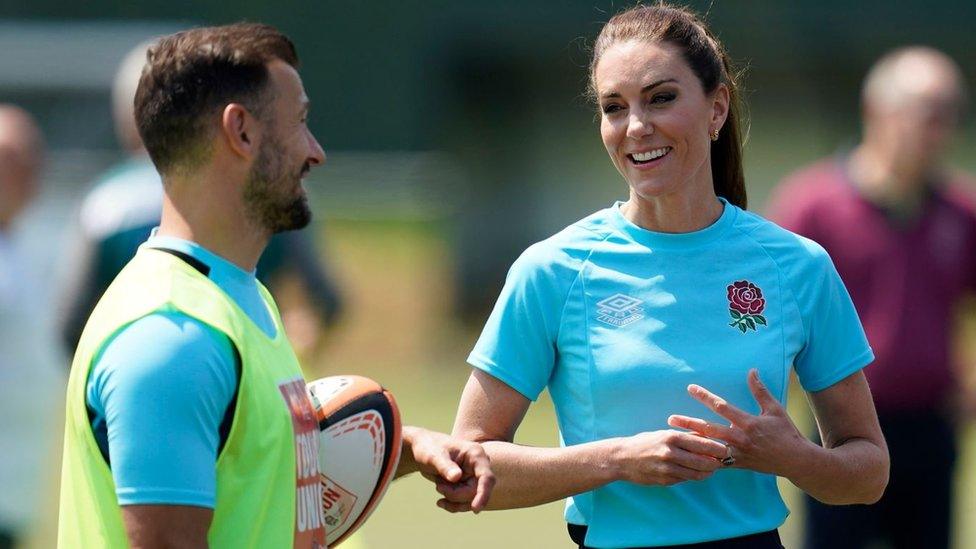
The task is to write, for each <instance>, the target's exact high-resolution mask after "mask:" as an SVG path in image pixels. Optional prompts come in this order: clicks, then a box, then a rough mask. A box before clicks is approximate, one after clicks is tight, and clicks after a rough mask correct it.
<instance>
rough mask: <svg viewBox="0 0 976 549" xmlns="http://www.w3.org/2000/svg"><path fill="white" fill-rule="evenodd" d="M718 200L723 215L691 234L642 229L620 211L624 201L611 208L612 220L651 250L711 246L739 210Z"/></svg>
mask: <svg viewBox="0 0 976 549" xmlns="http://www.w3.org/2000/svg"><path fill="white" fill-rule="evenodd" d="M718 200H719V201H720V202H721V203H722V215H720V216H719V217H718V219H716V220H715V222H714V223H712V224H711V225H709V226H707V227H705V228H703V229H699V230H697V231H692V232H689V233H662V232H657V231H650V230H648V229H645V228H643V227H640V226H638V225H636V224H634V223H633V222H631V221H630V220H629V219H627V218H626V217H625V216H624V214H623V212H622V211H621V210H620V207H621V206H622V205H623V204H624V202H623V201H617V202H615V203H614V204H613V206H611V207H610V218H611V221H612V222H613V224H614V225H615V226H616V227H617V229H619V230H620V231H622V232H623V233H624V234H625V235H627V236H628V237H629V238H631V239H633V240H634V241H636V242H639V243H641V244H643V245H645V246H647V247H649V248H659V249H680V248H692V247H698V246H703V245H705V244H709V243H711V242H714V241H715V240H717V239H719V238H721V236H722V235H723V234H725V232H726V231H727V230H728V229H729V227H731V226H732V224H733V223H734V222H735V218H736V215H737V213H738V208H737V207H735V206H733V205H732V204H729V202H728V200H726V199H724V198H722V197H718Z"/></svg>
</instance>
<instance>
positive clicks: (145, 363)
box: [87, 236, 277, 508]
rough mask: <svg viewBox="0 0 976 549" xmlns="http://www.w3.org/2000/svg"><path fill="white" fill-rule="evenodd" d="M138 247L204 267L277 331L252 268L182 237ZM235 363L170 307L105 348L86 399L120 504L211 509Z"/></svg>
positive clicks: (206, 329)
mask: <svg viewBox="0 0 976 549" xmlns="http://www.w3.org/2000/svg"><path fill="white" fill-rule="evenodd" d="M143 246H147V247H152V248H164V249H167V250H175V251H177V252H180V253H182V254H186V255H187V256H189V257H191V258H193V259H195V260H197V261H199V262H200V263H202V264H203V265H205V266H206V268H207V269H209V273H208V276H209V278H210V279H211V280H212V281H213V282H214V283H215V284H217V286H219V287H220V288H221V289H222V290H224V292H226V293H227V294H228V295H229V296H230V297H231V298H232V299H233V300H234V301H235V302H236V303H237V304H238V306H239V307H240V308H241V310H242V311H244V313H245V314H247V316H248V317H249V318H251V320H252V321H254V322H255V324H256V325H257V326H258V327H259V328H261V330H263V331H264V332H265V333H266V334H268V336H269V337H274V336H275V334H276V332H277V329H276V327H275V323H274V320H273V318H272V316H271V312H270V311H269V310H268V307H267V305H266V304H265V302H264V300H263V299H262V298H261V294H260V292H259V290H258V283H257V279H255V277H254V273H253V272H247V271H244V270H243V269H241V268H239V267H237V266H236V265H234V264H233V263H231V262H229V261H227V260H226V259H223V258H222V257H220V256H218V255H216V254H214V253H212V252H210V251H208V250H206V249H205V248H203V247H201V246H199V245H197V244H195V243H193V242H189V241H186V240H181V239H177V238H172V237H160V236H152V237H150V238H149V240H148V241H146V243H145V244H143ZM238 368H239V365H238V358H237V354H236V350H235V349H234V346H233V344H232V343H231V341H230V339H228V338H227V336H226V335H224V334H223V333H221V332H219V331H217V330H215V329H214V328H212V327H210V326H209V325H207V324H204V323H202V322H200V321H199V320H196V319H194V318H191V317H189V316H187V315H185V314H183V313H181V312H179V311H176V310H168V311H159V312H156V313H153V314H150V315H147V316H145V317H143V318H141V319H139V320H137V321H135V322H133V323H132V324H130V325H128V326H127V327H125V328H124V329H122V330H120V331H119V332H118V333H117V334H116V335H114V336H113V337H112V338H110V339H109V340H108V341H107V342H106V343H105V344H104V345H103V347H102V349H101V350H100V351H99V352H98V353H97V354H96V355H95V359H94V364H93V366H92V370H91V373H90V374H89V378H88V387H87V403H88V409H89V412H90V414H91V417H92V420H91V423H92V429H93V431H94V434H95V439H96V441H98V443H99V447H100V448H101V449H102V453H103V454H105V455H107V456H108V458H109V466H110V468H111V470H112V477H113V478H114V480H115V487H116V495H117V496H118V498H119V503H120V504H121V505H136V504H168V505H194V506H199V507H209V508H213V507H214V505H215V504H216V494H217V492H216V490H217V478H216V462H217V454H218V451H219V449H220V446H221V432H220V430H221V425H222V424H223V422H224V420H225V416H226V415H227V414H228V410H229V409H230V412H231V413H232V412H233V409H232V408H230V407H231V405H232V403H233V401H234V399H235V395H236V393H237V383H238Z"/></svg>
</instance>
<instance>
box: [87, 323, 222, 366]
mask: <svg viewBox="0 0 976 549" xmlns="http://www.w3.org/2000/svg"><path fill="white" fill-rule="evenodd" d="M99 354H100V357H99V358H100V359H107V360H109V361H110V362H113V363H114V362H121V363H124V364H130V363H133V362H137V363H141V364H144V365H146V367H153V366H165V365H166V364H167V363H170V362H179V361H185V360H187V359H191V358H199V359H214V358H217V359H224V358H228V357H230V358H232V357H233V347H232V344H231V342H230V339H229V338H228V337H227V336H226V335H225V334H224V333H222V332H220V331H219V330H217V329H216V328H214V327H212V326H210V325H209V324H207V323H205V322H203V321H201V320H199V319H197V318H194V317H192V316H190V315H188V314H186V313H183V312H181V311H178V310H175V309H164V310H160V311H156V312H153V313H150V314H148V315H146V316H143V317H141V318H139V319H137V320H135V321H133V322H131V323H129V324H128V325H126V326H125V327H123V328H122V329H120V330H119V331H118V332H116V333H115V334H114V335H113V336H112V337H111V338H110V339H108V340H107V341H106V343H105V345H104V346H103V347H102V351H101V353H99Z"/></svg>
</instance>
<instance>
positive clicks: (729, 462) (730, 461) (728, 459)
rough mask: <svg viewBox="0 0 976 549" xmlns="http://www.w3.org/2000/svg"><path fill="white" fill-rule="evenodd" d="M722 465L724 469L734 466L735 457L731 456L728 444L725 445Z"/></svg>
mask: <svg viewBox="0 0 976 549" xmlns="http://www.w3.org/2000/svg"><path fill="white" fill-rule="evenodd" d="M722 465H723V466H725V467H732V466H733V465H735V456H733V455H732V447H731V446H729V445H728V444H726V445H725V457H724V458H722Z"/></svg>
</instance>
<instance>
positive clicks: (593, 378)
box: [442, 4, 888, 549]
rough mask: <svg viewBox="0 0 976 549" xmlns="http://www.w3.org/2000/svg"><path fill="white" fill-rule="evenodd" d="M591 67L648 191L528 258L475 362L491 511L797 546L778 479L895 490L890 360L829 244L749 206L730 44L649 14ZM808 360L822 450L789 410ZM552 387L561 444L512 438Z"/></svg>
mask: <svg viewBox="0 0 976 549" xmlns="http://www.w3.org/2000/svg"><path fill="white" fill-rule="evenodd" d="M590 68H591V83H590V87H591V93H592V95H593V98H594V99H595V101H596V103H597V104H598V106H599V110H600V133H601V136H602V139H603V144H604V146H605V147H606V150H607V153H608V155H609V157H610V161H611V162H612V163H613V164H614V166H615V167H616V168H617V170H618V171H619V172H620V174H621V175H622V176H623V178H624V180H625V181H626V182H627V185H628V190H629V197H628V200H626V201H624V202H618V203H616V204H613V205H611V206H610V207H608V208H606V209H603V210H600V211H598V212H596V213H595V214H592V215H590V216H589V217H587V218H585V219H583V220H581V221H578V222H576V223H574V224H573V225H570V226H569V227H567V228H566V229H564V230H563V231H561V232H559V233H558V234H556V235H554V236H552V237H550V238H548V239H546V240H544V241H542V242H539V243H537V244H535V245H533V246H532V247H530V248H529V249H528V250H526V252H525V253H523V254H522V256H521V257H520V258H519V259H518V260H517V261H516V262H515V264H514V265H513V266H512V268H511V271H510V272H509V275H508V278H507V280H506V284H505V287H504V289H503V290H502V293H501V296H500V297H499V299H498V302H497V304H496V306H495V309H494V311H493V312H492V315H491V317H490V318H489V319H488V322H487V324H486V326H485V328H484V331H483V332H482V335H481V338H480V339H479V340H478V343H477V344H476V346H475V349H474V350H473V351H472V353H471V355H470V356H469V358H468V362H469V363H470V364H471V365H472V366H474V370H473V373H472V374H471V378H470V380H469V382H468V384H467V386H466V387H465V390H464V394H463V396H462V399H461V404H460V408H459V410H458V416H457V419H456V423H455V434H458V435H460V436H463V437H466V438H469V439H472V440H477V441H481V442H483V443H484V447H485V449H486V450H487V451H488V453H489V454H490V456H491V460H492V466H493V469H494V470H495V472H496V475H497V479H498V484H497V486H496V488H495V491H494V493H493V495H492V499H491V501H490V502H489V508H496V509H502V508H513V507H525V506H532V505H538V504H541V503H545V502H549V501H553V500H557V499H561V498H568V501H567V507H566V520H567V522H568V523H569V530H570V535H571V536H572V538H573V540H574V541H575V542H576V543H577V544H578V545H579V546H580V547H581V548H589V547H592V548H627V547H630V548H636V547H652V546H653V547H663V546H668V547H671V546H682V544H699V543H704V544H705V545H695V547H698V548H701V547H716V548H717V547H722V548H728V547H749V548H756V549H762V548H767V547H777V548H778V547H781V543H780V541H779V536H778V533H777V530H776V529H777V528H778V527H779V526H780V525H781V524H782V523H783V521H784V519H785V518H786V515H787V509H786V507H785V505H784V504H783V502H782V500H781V498H780V497H779V493H778V491H777V488H776V476H782V477H785V478H788V479H789V480H790V481H792V482H793V483H794V484H796V485H797V486H799V487H800V488H801V489H803V490H805V491H807V492H808V493H810V494H811V495H812V496H814V497H815V498H817V499H820V500H821V501H824V502H828V503H835V504H842V503H845V504H846V503H869V502H872V501H876V500H877V499H878V498H879V497H880V495H881V493H882V491H883V490H884V487H885V485H886V482H887V475H888V455H887V449H886V447H885V443H884V439H883V437H882V435H881V431H880V428H879V427H878V421H877V416H876V414H875V411H874V407H873V404H872V401H871V396H870V392H869V390H868V387H867V384H866V383H865V381H864V377H863V375H862V373H861V369H862V368H863V367H864V366H865V365H867V364H868V363H870V362H871V360H872V359H873V354H872V352H871V349H870V347H869V346H868V344H867V341H866V340H865V337H864V332H863V330H862V328H861V324H860V321H859V320H858V317H857V314H856V312H855V311H854V307H853V305H852V304H851V301H850V298H849V297H848V294H847V291H846V290H845V288H844V286H843V283H842V282H841V281H840V278H839V277H838V275H837V272H836V271H835V270H834V268H833V264H832V263H831V261H830V258H829V257H828V256H827V254H826V253H825V252H824V251H823V249H822V248H821V247H820V246H819V245H817V244H816V243H814V242H812V241H810V240H806V239H804V238H801V237H799V236H797V235H794V234H792V233H790V232H787V231H785V230H783V229H781V228H780V227H778V226H776V225H774V224H772V223H770V222H768V221H766V220H765V219H762V218H760V217H759V216H756V215H754V214H752V213H750V212H747V211H745V207H746V192H745V183H744V178H743V174H742V166H741V142H740V136H739V129H738V128H739V120H738V116H737V106H736V102H737V100H736V95H737V94H736V82H735V79H734V77H733V76H734V73H733V71H732V70H731V68H730V66H729V63H728V56H727V55H726V54H725V52H724V50H723V48H722V46H721V44H720V43H719V41H718V40H716V39H715V38H714V36H713V35H712V34H711V33H710V32H709V31H708V30H707V29H706V27H705V25H704V24H703V23H702V22H701V20H700V19H698V18H697V17H696V16H695V15H694V14H692V13H690V12H688V11H686V10H684V9H680V8H675V7H671V6H668V5H666V4H656V5H654V6H650V7H644V6H639V7H636V8H633V9H630V10H627V11H624V12H622V13H620V14H618V15H616V16H615V17H613V18H612V19H611V20H610V21H609V22H608V23H607V24H606V26H604V28H603V30H602V31H601V33H600V36H599V37H598V38H597V40H596V42H595V47H594V52H593V61H592V63H591V65H590ZM791 370H793V371H795V372H796V374H797V376H798V377H799V380H800V383H801V384H802V385H803V387H804V389H805V390H806V391H807V392H808V393H810V397H811V398H810V400H811V402H812V404H813V407H814V411H815V413H816V416H817V420H818V422H819V425H820V427H821V431H822V435H823V440H824V446H823V447H820V446H817V445H814V444H813V443H811V442H809V441H807V440H806V439H804V438H803V437H802V436H801V435H800V433H799V431H798V430H797V429H796V427H795V426H794V424H793V423H792V421H791V420H790V418H789V417H788V416H787V415H786V412H785V410H784V405H785V398H786V393H787V391H786V389H787V383H788V380H789V374H790V371H791ZM547 388H548V389H549V391H550V393H551V395H552V399H553V403H554V405H555V408H556V414H557V416H558V420H559V429H560V434H561V439H562V441H563V445H562V447H561V448H532V447H525V446H519V445H515V444H513V443H512V440H513V437H514V434H515V431H516V429H517V428H518V425H519V423H520V422H521V420H522V418H523V416H524V414H525V412H526V410H527V408H528V406H529V404H530V402H531V401H532V400H534V399H536V398H537V397H538V395H539V394H540V393H541V392H542V391H543V390H544V389H547ZM442 493H444V494H445V497H446V500H447V501H446V502H445V503H444V506H445V507H447V508H449V509H454V510H463V509H464V508H465V506H464V505H463V504H453V503H451V502H452V501H454V500H455V499H456V500H457V501H464V500H465V499H468V498H469V494H465V493H460V492H455V491H452V490H451V489H448V488H446V487H445V488H443V489H442Z"/></svg>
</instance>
